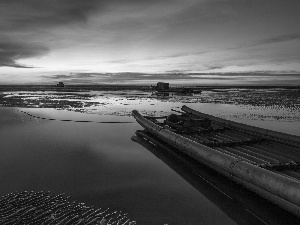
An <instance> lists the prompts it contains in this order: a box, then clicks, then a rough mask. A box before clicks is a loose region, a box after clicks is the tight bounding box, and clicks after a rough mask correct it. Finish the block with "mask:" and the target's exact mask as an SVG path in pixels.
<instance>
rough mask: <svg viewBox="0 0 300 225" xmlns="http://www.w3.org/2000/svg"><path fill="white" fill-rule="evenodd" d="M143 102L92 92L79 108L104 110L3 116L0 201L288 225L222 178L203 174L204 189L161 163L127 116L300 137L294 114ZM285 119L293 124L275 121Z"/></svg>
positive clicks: (145, 219)
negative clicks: (65, 200) (30, 195)
mask: <svg viewBox="0 0 300 225" xmlns="http://www.w3.org/2000/svg"><path fill="white" fill-rule="evenodd" d="M13 94H15V93H13ZM134 94H135V95H134ZM137 94H138V95H137ZM140 94H141V93H140V92H121V93H118V94H116V93H104V92H95V93H93V98H92V99H91V98H88V99H86V100H83V99H81V101H82V102H83V103H85V102H88V101H92V102H98V103H99V104H97V105H90V104H87V105H86V107H84V108H75V107H73V108H68V109H69V110H57V109H52V108H34V107H30V108H17V107H13V108H9V107H3V108H0V114H1V117H0V118H1V119H0V137H1V158H0V183H1V184H2V185H0V195H5V194H7V193H10V192H13V191H23V190H33V191H40V190H44V191H48V190H50V191H52V192H54V193H66V194H67V195H70V196H72V198H73V199H74V200H76V201H80V202H85V203H87V204H88V205H93V206H95V207H97V208H99V207H102V208H107V207H109V208H112V209H114V210H121V211H124V212H127V213H128V214H129V216H130V218H132V219H134V220H136V221H138V224H264V222H262V221H265V222H267V223H269V224H276V223H277V224H283V221H282V220H280V218H279V217H278V214H279V213H278V212H281V210H280V209H278V208H277V207H273V208H272V206H270V205H269V204H268V203H267V202H265V201H263V200H261V199H259V198H258V199H255V197H251V198H250V199H249V198H248V197H247V196H251V193H248V192H247V191H245V190H244V189H243V188H241V187H238V186H235V187H234V189H233V190H232V184H231V183H230V182H228V181H226V180H225V181H222V182H221V183H220V180H222V178H221V177H220V178H218V177H217V175H215V174H212V173H211V172H205V171H206V170H207V169H205V168H202V169H200V170H199V171H198V172H197V174H198V175H199V176H200V178H201V177H202V178H201V179H200V180H201V181H199V180H198V179H197V177H195V176H194V177H193V176H192V175H191V171H196V169H195V168H187V167H189V164H187V166H184V167H180V166H182V165H178V164H180V162H181V161H180V160H179V161H178V160H177V161H176V160H175V159H174V158H173V157H174V156H168V155H167V156H166V155H159V152H158V155H157V154H155V152H151V151H149V150H148V149H147V148H145V147H143V146H142V145H141V144H138V143H136V142H133V141H132V140H131V137H132V136H133V135H134V133H135V131H136V130H138V129H141V127H140V125H139V124H137V123H136V122H135V120H134V119H133V118H132V117H130V116H128V115H130V112H131V110H133V109H138V110H140V111H141V112H142V113H143V114H145V115H167V114H169V113H170V112H174V111H172V110H179V109H180V107H181V106H182V105H184V104H185V105H188V106H189V107H191V108H195V109H198V110H201V111H202V112H204V113H211V114H214V115H218V116H221V117H223V118H227V119H232V120H235V121H239V122H244V123H247V124H252V125H258V126H261V127H264V128H269V129H273V130H277V131H282V132H288V133H291V134H296V135H300V130H299V129H298V128H297V127H300V126H298V125H300V122H299V120H297V119H295V116H296V117H297V116H299V115H298V114H297V112H293V113H294V114H293V113H288V111H289V109H283V112H280V111H278V110H272V109H267V108H265V107H261V108H259V107H258V108H257V107H255V106H249V105H244V106H238V105H230V104H215V103H200V102H193V101H192V100H191V98H192V97H190V98H189V100H186V99H185V98H181V100H178V99H177V100H176V101H175V100H174V101H173V100H170V99H157V98H152V97H151V96H150V95H140ZM142 94H143V93H142ZM137 96H142V97H137ZM79 109H83V110H79ZM80 112H84V113H80ZM283 113H286V116H291V115H292V117H293V119H292V120H285V119H283V120H276V119H274V118H275V117H274V115H277V114H279V115H281V114H283ZM261 115H263V117H262V116H261ZM111 122H114V123H111ZM116 122H118V123H116ZM176 157H177V156H176ZM178 157H180V156H178ZM178 166H179V167H178ZM189 169H190V171H189ZM191 176H192V177H191ZM209 179H212V180H209ZM218 185H219V187H218ZM216 187H217V188H216ZM235 195H237V196H236V199H234V196H235ZM214 196H215V197H214ZM216 196H217V197H216ZM228 196H229V197H228ZM253 199H254V200H253ZM237 201H241V202H240V203H238V202H237ZM243 207H244V208H243ZM266 208H269V209H270V210H269V211H268V210H266ZM247 210H248V211H247ZM262 211H264V213H263V214H260V212H262ZM252 214H254V215H255V216H254V215H252ZM281 214H282V213H281ZM284 215H285V214H284V213H283V218H285V217H284ZM257 216H258V217H259V218H260V219H258V218H257ZM285 216H287V217H288V215H285ZM274 218H275V220H274ZM291 218H292V217H291ZM291 221H294V220H291ZM285 222H286V224H288V223H289V222H287V221H286V220H285Z"/></svg>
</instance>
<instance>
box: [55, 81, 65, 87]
mask: <svg viewBox="0 0 300 225" xmlns="http://www.w3.org/2000/svg"><path fill="white" fill-rule="evenodd" d="M56 86H57V87H64V86H65V85H64V82H59V83H58V84H57V85H56Z"/></svg>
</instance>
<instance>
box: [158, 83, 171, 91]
mask: <svg viewBox="0 0 300 225" xmlns="http://www.w3.org/2000/svg"><path fill="white" fill-rule="evenodd" d="M169 88H170V85H169V83H164V82H158V83H157V85H156V90H157V91H159V90H168V89H169Z"/></svg>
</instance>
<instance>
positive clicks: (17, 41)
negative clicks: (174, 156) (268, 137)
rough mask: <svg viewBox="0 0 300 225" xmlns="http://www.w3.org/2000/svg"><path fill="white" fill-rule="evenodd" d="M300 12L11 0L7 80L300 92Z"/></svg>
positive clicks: (286, 5) (4, 47)
mask: <svg viewBox="0 0 300 225" xmlns="http://www.w3.org/2000/svg"><path fill="white" fill-rule="evenodd" d="M299 11H300V2H299V1H298V0H290V1H281V0H265V1H259V0H249V1H240V0H210V1H208V0H189V1H180V0H154V1H150V0H102V1H98V0H89V1H84V0H65V1H60V0H52V1H49V0H27V1H18V0H1V2H0V31H1V32H0V82H1V83H2V84H18V83H19V84H30V83H40V84H51V83H55V82H57V81H65V82H68V83H70V84H88V83H91V84H93V83H96V84H97V83H126V84H130V83H134V84H135V83H145V84H148V83H154V82H156V81H160V80H169V82H171V81H170V80H172V81H173V82H174V83H198V84H202V83H206V84H254V85H255V84H261V83H260V82H262V83H263V84H282V85H289V84H298V85H299V84H300V75H299V74H300V63H299V62H300V51H299V47H300V28H299V24H298V22H299V21H300V14H299ZM125 72H131V73H130V74H128V73H125ZM104 73H120V74H118V75H112V74H104ZM140 73H146V75H145V74H144V75H143V76H142V75H141V74H140ZM178 73H180V74H181V76H178V75H176V74H178ZM188 73H201V74H200V75H198V76H190V75H189V74H188ZM203 73H206V74H207V73H212V75H211V76H204V75H203ZM218 73H221V75H220V74H219V75H218ZM224 73H227V75H226V76H225V75H224ZM237 74H240V76H237ZM249 74H252V75H253V76H249ZM278 74H284V75H282V76H279V75H278ZM286 74H290V75H286Z"/></svg>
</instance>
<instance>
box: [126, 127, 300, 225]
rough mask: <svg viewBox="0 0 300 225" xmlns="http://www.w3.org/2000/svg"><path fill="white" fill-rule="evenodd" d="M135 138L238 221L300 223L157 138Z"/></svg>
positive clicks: (293, 217)
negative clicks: (147, 139)
mask: <svg viewBox="0 0 300 225" xmlns="http://www.w3.org/2000/svg"><path fill="white" fill-rule="evenodd" d="M138 132H139V131H138ZM138 132H137V134H138ZM147 135H150V134H148V133H147ZM150 136H151V135H150ZM152 138H153V136H152ZM132 140H133V141H134V142H137V143H139V144H141V145H142V146H143V147H145V148H146V149H147V150H149V151H150V152H151V153H153V154H154V155H155V156H156V157H157V158H159V159H160V160H162V161H163V162H164V163H165V164H166V165H168V166H169V167H170V168H172V169H173V170H174V171H175V172H176V173H177V174H179V175H180V176H181V177H182V178H183V179H185V180H186V181H187V182H188V183H189V184H191V185H192V186H193V187H194V188H195V189H197V190H198V191H199V192H200V193H201V194H203V195H204V196H205V197H206V198H207V199H209V200H210V201H211V202H212V203H214V204H215V205H216V206H217V207H218V208H219V209H221V210H222V211H223V212H225V213H226V214H227V215H228V216H229V217H230V218H231V219H233V220H234V221H235V222H236V223H237V224H249V225H250V224H251V225H252V224H274V225H276V224H298V223H299V219H298V218H296V217H295V216H293V215H291V214H289V213H288V212H285V211H283V210H282V209H280V208H279V207H277V206H275V205H273V204H271V203H269V202H268V201H266V200H264V199H262V198H260V197H259V196H256V195H255V194H253V193H251V192H249V191H248V190H246V189H244V188H243V187H241V186H240V185H238V184H235V183H233V182H231V181H230V180H228V179H227V178H225V177H224V176H222V175H220V174H218V173H216V172H215V171H213V170H211V169H210V168H208V167H206V166H205V165H202V164H199V163H198V162H196V161H195V160H193V159H191V158H189V157H187V156H185V155H183V154H181V153H179V152H177V151H174V149H171V148H170V147H168V146H166V145H165V144H163V143H162V142H160V141H158V140H156V139H155V138H154V139H151V142H152V143H151V142H148V141H146V140H145V139H144V138H142V137H139V136H133V137H132Z"/></svg>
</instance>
